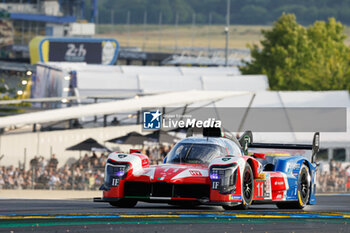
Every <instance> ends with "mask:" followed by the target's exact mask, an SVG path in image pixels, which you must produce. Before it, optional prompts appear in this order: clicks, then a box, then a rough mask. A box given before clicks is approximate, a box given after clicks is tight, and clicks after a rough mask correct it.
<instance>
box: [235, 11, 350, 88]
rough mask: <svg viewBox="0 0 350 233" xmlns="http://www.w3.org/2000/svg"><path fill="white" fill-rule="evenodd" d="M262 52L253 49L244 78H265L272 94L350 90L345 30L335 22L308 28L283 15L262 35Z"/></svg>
mask: <svg viewBox="0 0 350 233" xmlns="http://www.w3.org/2000/svg"><path fill="white" fill-rule="evenodd" d="M262 34H263V36H264V39H263V40H262V41H261V45H262V46H263V48H259V47H258V46H257V45H253V46H250V49H251V56H252V61H251V62H250V63H247V64H246V66H245V67H241V71H242V73H243V74H261V73H263V74H266V75H267V76H268V78H269V84H270V87H271V89H272V90H343V89H347V90H350V68H349V64H350V55H349V54H350V50H349V48H348V47H347V46H346V45H345V44H344V40H345V38H346V36H345V34H344V27H343V25H342V24H341V23H339V22H337V21H336V20H335V19H334V18H330V19H329V21H328V22H324V21H316V22H315V23H314V24H313V25H311V26H310V27H308V28H306V27H304V26H302V25H300V24H298V23H297V21H296V17H295V15H293V14H283V15H282V16H281V17H280V18H279V19H278V20H277V21H276V22H275V23H274V24H273V28H272V29H271V30H265V31H262Z"/></svg>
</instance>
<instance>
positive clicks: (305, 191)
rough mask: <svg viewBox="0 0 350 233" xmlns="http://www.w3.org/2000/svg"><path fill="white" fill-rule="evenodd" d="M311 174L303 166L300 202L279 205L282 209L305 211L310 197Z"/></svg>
mask: <svg viewBox="0 0 350 233" xmlns="http://www.w3.org/2000/svg"><path fill="white" fill-rule="evenodd" d="M310 180H311V178H310V173H309V169H308V167H307V166H306V165H305V164H303V165H302V166H301V168H300V171H299V181H298V201H293V202H281V203H277V204H276V205H277V207H278V208H280V209H303V208H304V207H305V206H306V204H307V203H308V201H309V197H310V186H311V185H310V183H311V182H310Z"/></svg>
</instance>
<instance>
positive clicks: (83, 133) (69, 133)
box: [0, 125, 141, 166]
mask: <svg viewBox="0 0 350 233" xmlns="http://www.w3.org/2000/svg"><path fill="white" fill-rule="evenodd" d="M131 131H137V132H140V131H141V126H140V125H132V126H115V127H105V128H92V129H75V130H62V131H54V132H36V133H22V134H10V135H0V156H1V155H4V158H3V159H2V160H0V165H5V166H8V165H16V166H17V164H18V162H19V161H20V162H23V161H24V156H25V154H26V166H28V164H29V161H30V159H32V158H33V157H34V156H35V155H40V156H44V157H45V158H50V153H51V152H52V153H55V154H56V155H57V158H58V160H59V162H60V164H59V166H62V165H63V164H64V163H65V162H66V161H67V159H69V158H71V157H73V158H75V159H78V158H79V155H80V153H79V151H66V150H65V149H66V148H67V147H70V146H72V145H75V144H77V143H79V142H81V141H83V140H85V139H87V138H90V137H92V138H94V139H95V140H97V141H98V142H99V143H101V144H105V146H107V147H108V148H110V149H113V150H118V151H127V150H129V148H131V146H130V145H122V146H120V145H116V144H111V143H104V142H105V141H106V140H109V139H112V138H115V137H119V136H123V135H125V134H127V133H129V132H131ZM84 153H85V152H81V155H83V154H84Z"/></svg>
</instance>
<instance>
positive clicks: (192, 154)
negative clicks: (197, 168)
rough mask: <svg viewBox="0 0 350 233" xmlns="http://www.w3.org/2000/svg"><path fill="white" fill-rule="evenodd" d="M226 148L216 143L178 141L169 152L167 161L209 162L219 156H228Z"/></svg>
mask: <svg viewBox="0 0 350 233" xmlns="http://www.w3.org/2000/svg"><path fill="white" fill-rule="evenodd" d="M226 155H227V152H226V150H225V148H223V147H221V146H219V145H215V144H199V143H178V144H177V145H176V146H175V147H174V148H173V149H172V150H171V151H170V152H169V154H168V156H167V163H198V164H207V163H209V162H210V161H211V160H212V159H214V158H216V157H219V156H226Z"/></svg>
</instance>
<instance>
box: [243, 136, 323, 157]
mask: <svg viewBox="0 0 350 233" xmlns="http://www.w3.org/2000/svg"><path fill="white" fill-rule="evenodd" d="M239 142H240V143H241V145H242V148H243V149H244V154H246V155H247V154H248V147H250V148H271V149H296V150H298V149H299V150H312V156H311V162H312V163H313V162H315V160H316V154H317V152H318V151H319V149H320V148H319V147H320V133H319V132H316V133H315V134H314V137H313V141H312V145H310V144H309V145H308V144H280V143H254V142H253V134H252V132H251V131H246V132H244V134H243V135H242V136H241V137H240V139H239Z"/></svg>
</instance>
